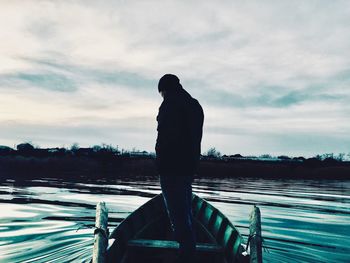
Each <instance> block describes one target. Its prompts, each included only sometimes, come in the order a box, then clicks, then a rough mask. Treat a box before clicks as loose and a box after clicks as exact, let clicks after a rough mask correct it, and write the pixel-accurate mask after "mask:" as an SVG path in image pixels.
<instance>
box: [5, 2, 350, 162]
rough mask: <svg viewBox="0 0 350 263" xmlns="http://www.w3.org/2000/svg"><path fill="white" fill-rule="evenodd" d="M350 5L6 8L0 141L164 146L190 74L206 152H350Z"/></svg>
mask: <svg viewBox="0 0 350 263" xmlns="http://www.w3.org/2000/svg"><path fill="white" fill-rule="evenodd" d="M349 18H350V1H346V0H345V1H328V0H327V1H322V0H318V1H313V0H308V1H304V0H303V1H287V0H286V1H277V0H275V1H272V0H271V1H268V0H265V1H260V0H257V1H234V0H229V1H164V0H162V1H127V0H124V1H122V0H120V1H86V0H84V1H39V0H38V1H30V0H26V1H5V0H4V1H0V39H1V41H0V145H8V146H11V147H13V146H14V145H15V144H18V143H21V142H24V141H31V142H32V143H33V144H35V145H37V146H41V147H51V146H65V147H70V146H71V145H72V144H73V143H78V144H79V145H80V146H84V147H85V146H92V145H95V144H101V143H107V144H112V145H114V146H117V145H118V146H119V147H120V148H125V149H132V148H133V147H135V148H137V149H141V150H147V151H153V149H154V142H155V137H156V119H155V118H156V115H157V111H158V107H159V105H160V103H161V101H162V99H161V97H160V96H159V94H158V92H157V83H158V80H159V78H160V77H161V76H162V75H163V74H165V73H174V74H176V75H178V76H179V78H180V80H181V83H182V85H183V86H184V88H185V89H186V90H187V91H188V92H189V93H190V94H192V96H193V97H195V98H197V99H198V100H199V101H200V103H201V104H202V106H203V108H204V112H205V127H204V137H203V144H202V148H203V151H206V150H207V149H208V148H210V147H216V148H217V149H218V150H219V151H221V152H222V153H226V154H234V153H241V154H244V155H250V154H252V155H260V154H265V153H270V154H272V155H278V154H287V155H291V156H299V155H305V156H313V155H315V154H319V153H330V152H334V153H339V152H345V153H348V152H350V117H349V116H350V19H349Z"/></svg>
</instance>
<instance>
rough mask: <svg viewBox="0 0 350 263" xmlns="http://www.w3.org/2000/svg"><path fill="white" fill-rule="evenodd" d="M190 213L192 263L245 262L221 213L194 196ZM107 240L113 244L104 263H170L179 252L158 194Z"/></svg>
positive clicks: (236, 234) (233, 230)
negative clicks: (193, 234)
mask: <svg viewBox="0 0 350 263" xmlns="http://www.w3.org/2000/svg"><path fill="white" fill-rule="evenodd" d="M192 213H193V217H194V226H195V232H196V239H197V244H196V261H195V262H201V263H205V262H210V263H233V262H249V255H248V254H247V251H246V248H245V245H244V240H243V237H242V235H241V234H240V233H239V231H238V230H237V229H236V228H235V226H234V225H233V224H232V223H231V222H230V221H229V220H228V218H227V217H226V216H225V215H224V214H223V213H221V212H220V211H219V210H218V209H217V208H215V207H214V206H212V205H211V204H210V203H209V202H207V201H205V200H204V199H202V198H200V197H199V196H197V195H195V194H193V198H192ZM109 239H112V240H113V239H114V241H112V244H111V245H110V246H109V247H108V249H107V251H106V254H105V259H104V261H105V262H108V263H111V262H116V263H133V262H150V263H152V262H153V263H167V262H173V260H174V258H175V257H176V253H177V251H178V248H179V244H178V242H176V241H174V240H173V239H172V231H171V227H170V223H169V219H168V216H167V213H166V209H165V205H164V201H163V196H162V194H159V195H157V196H155V197H154V198H152V199H150V200H149V201H148V202H146V203H145V204H144V205H142V206H140V207H139V208H138V209H136V210H135V211H134V212H133V213H131V214H130V215H129V216H128V217H127V218H125V219H124V220H123V221H122V222H121V223H120V224H119V225H118V226H117V227H116V228H115V230H114V231H113V232H112V233H111V234H110V236H109Z"/></svg>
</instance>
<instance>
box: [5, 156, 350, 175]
mask: <svg viewBox="0 0 350 263" xmlns="http://www.w3.org/2000/svg"><path fill="white" fill-rule="evenodd" d="M156 174H157V171H156V167H155V159H154V158H153V157H150V156H148V157H126V156H114V157H111V158H105V157H104V158H99V157H86V156H54V157H33V156H1V157H0V178H8V177H19V178H26V177H29V178H33V177H34V178H35V177H38V178H39V177H43V176H44V177H62V178H69V177H72V176H76V175H79V176H86V177H97V178H99V177H123V176H153V175H156ZM198 175H199V176H203V177H257V178H278V179H283V178H310V179H350V162H338V161H328V162H325V161H318V160H315V159H306V160H304V161H291V160H280V161H262V160H240V159H235V160H222V159H204V160H201V161H200V165H199V169H198Z"/></svg>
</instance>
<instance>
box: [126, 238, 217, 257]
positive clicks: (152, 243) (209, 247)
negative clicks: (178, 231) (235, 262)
mask: <svg viewBox="0 0 350 263" xmlns="http://www.w3.org/2000/svg"><path fill="white" fill-rule="evenodd" d="M128 247H129V248H131V249H132V248H136V249H137V248H139V249H153V250H158V251H159V250H178V249H179V243H178V242H176V241H171V240H154V239H132V240H129V242H128ZM196 251H197V253H198V252H199V253H201V252H202V253H214V254H219V253H223V251H224V249H223V247H222V246H220V245H218V244H211V243H197V244H196Z"/></svg>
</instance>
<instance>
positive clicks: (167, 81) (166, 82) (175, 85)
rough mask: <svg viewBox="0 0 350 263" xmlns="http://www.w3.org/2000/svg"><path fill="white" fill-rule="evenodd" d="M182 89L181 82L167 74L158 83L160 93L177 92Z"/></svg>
mask: <svg viewBox="0 0 350 263" xmlns="http://www.w3.org/2000/svg"><path fill="white" fill-rule="evenodd" d="M180 88H181V84H180V80H179V78H178V77H177V76H175V75H173V74H165V75H164V76H163V77H161V78H160V80H159V82H158V91H159V92H161V91H175V90H178V89H180Z"/></svg>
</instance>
